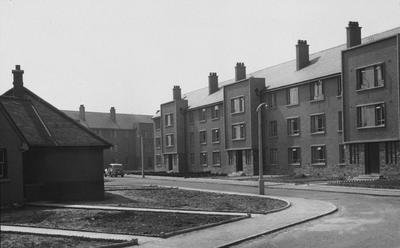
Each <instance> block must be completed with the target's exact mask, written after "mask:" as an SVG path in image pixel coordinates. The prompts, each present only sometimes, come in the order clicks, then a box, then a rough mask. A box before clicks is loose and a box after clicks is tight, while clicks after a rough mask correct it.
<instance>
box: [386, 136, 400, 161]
mask: <svg viewBox="0 0 400 248" xmlns="http://www.w3.org/2000/svg"><path fill="white" fill-rule="evenodd" d="M399 148H400V142H399V141H390V142H386V143H385V158H386V164H397V162H398V156H397V152H398V151H399Z"/></svg>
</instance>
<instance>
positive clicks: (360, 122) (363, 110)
mask: <svg viewBox="0 0 400 248" xmlns="http://www.w3.org/2000/svg"><path fill="white" fill-rule="evenodd" d="M382 126H385V104H384V103H378V104H370V105H364V106H357V127H382Z"/></svg>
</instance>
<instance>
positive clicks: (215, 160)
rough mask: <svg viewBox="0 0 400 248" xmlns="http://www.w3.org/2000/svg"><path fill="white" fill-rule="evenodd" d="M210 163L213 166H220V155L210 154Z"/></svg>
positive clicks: (216, 153) (217, 153)
mask: <svg viewBox="0 0 400 248" xmlns="http://www.w3.org/2000/svg"><path fill="white" fill-rule="evenodd" d="M212 161H213V165H220V164H221V153H220V152H213V153H212Z"/></svg>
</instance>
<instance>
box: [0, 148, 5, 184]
mask: <svg viewBox="0 0 400 248" xmlns="http://www.w3.org/2000/svg"><path fill="white" fill-rule="evenodd" d="M1 178H7V150H6V149H5V148H0V179H1Z"/></svg>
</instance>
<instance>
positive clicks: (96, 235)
mask: <svg viewBox="0 0 400 248" xmlns="http://www.w3.org/2000/svg"><path fill="white" fill-rule="evenodd" d="M0 230H1V232H17V233H30V234H42V235H56V236H66V237H84V238H91V239H106V240H118V241H131V240H135V239H139V238H140V242H141V243H146V242H150V241H152V242H154V241H156V240H158V238H152V237H143V236H134V235H125V234H114V233H102V232H87V231H72V230H64V229H54V228H41V227H26V226H13V225H1V226H0Z"/></svg>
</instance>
